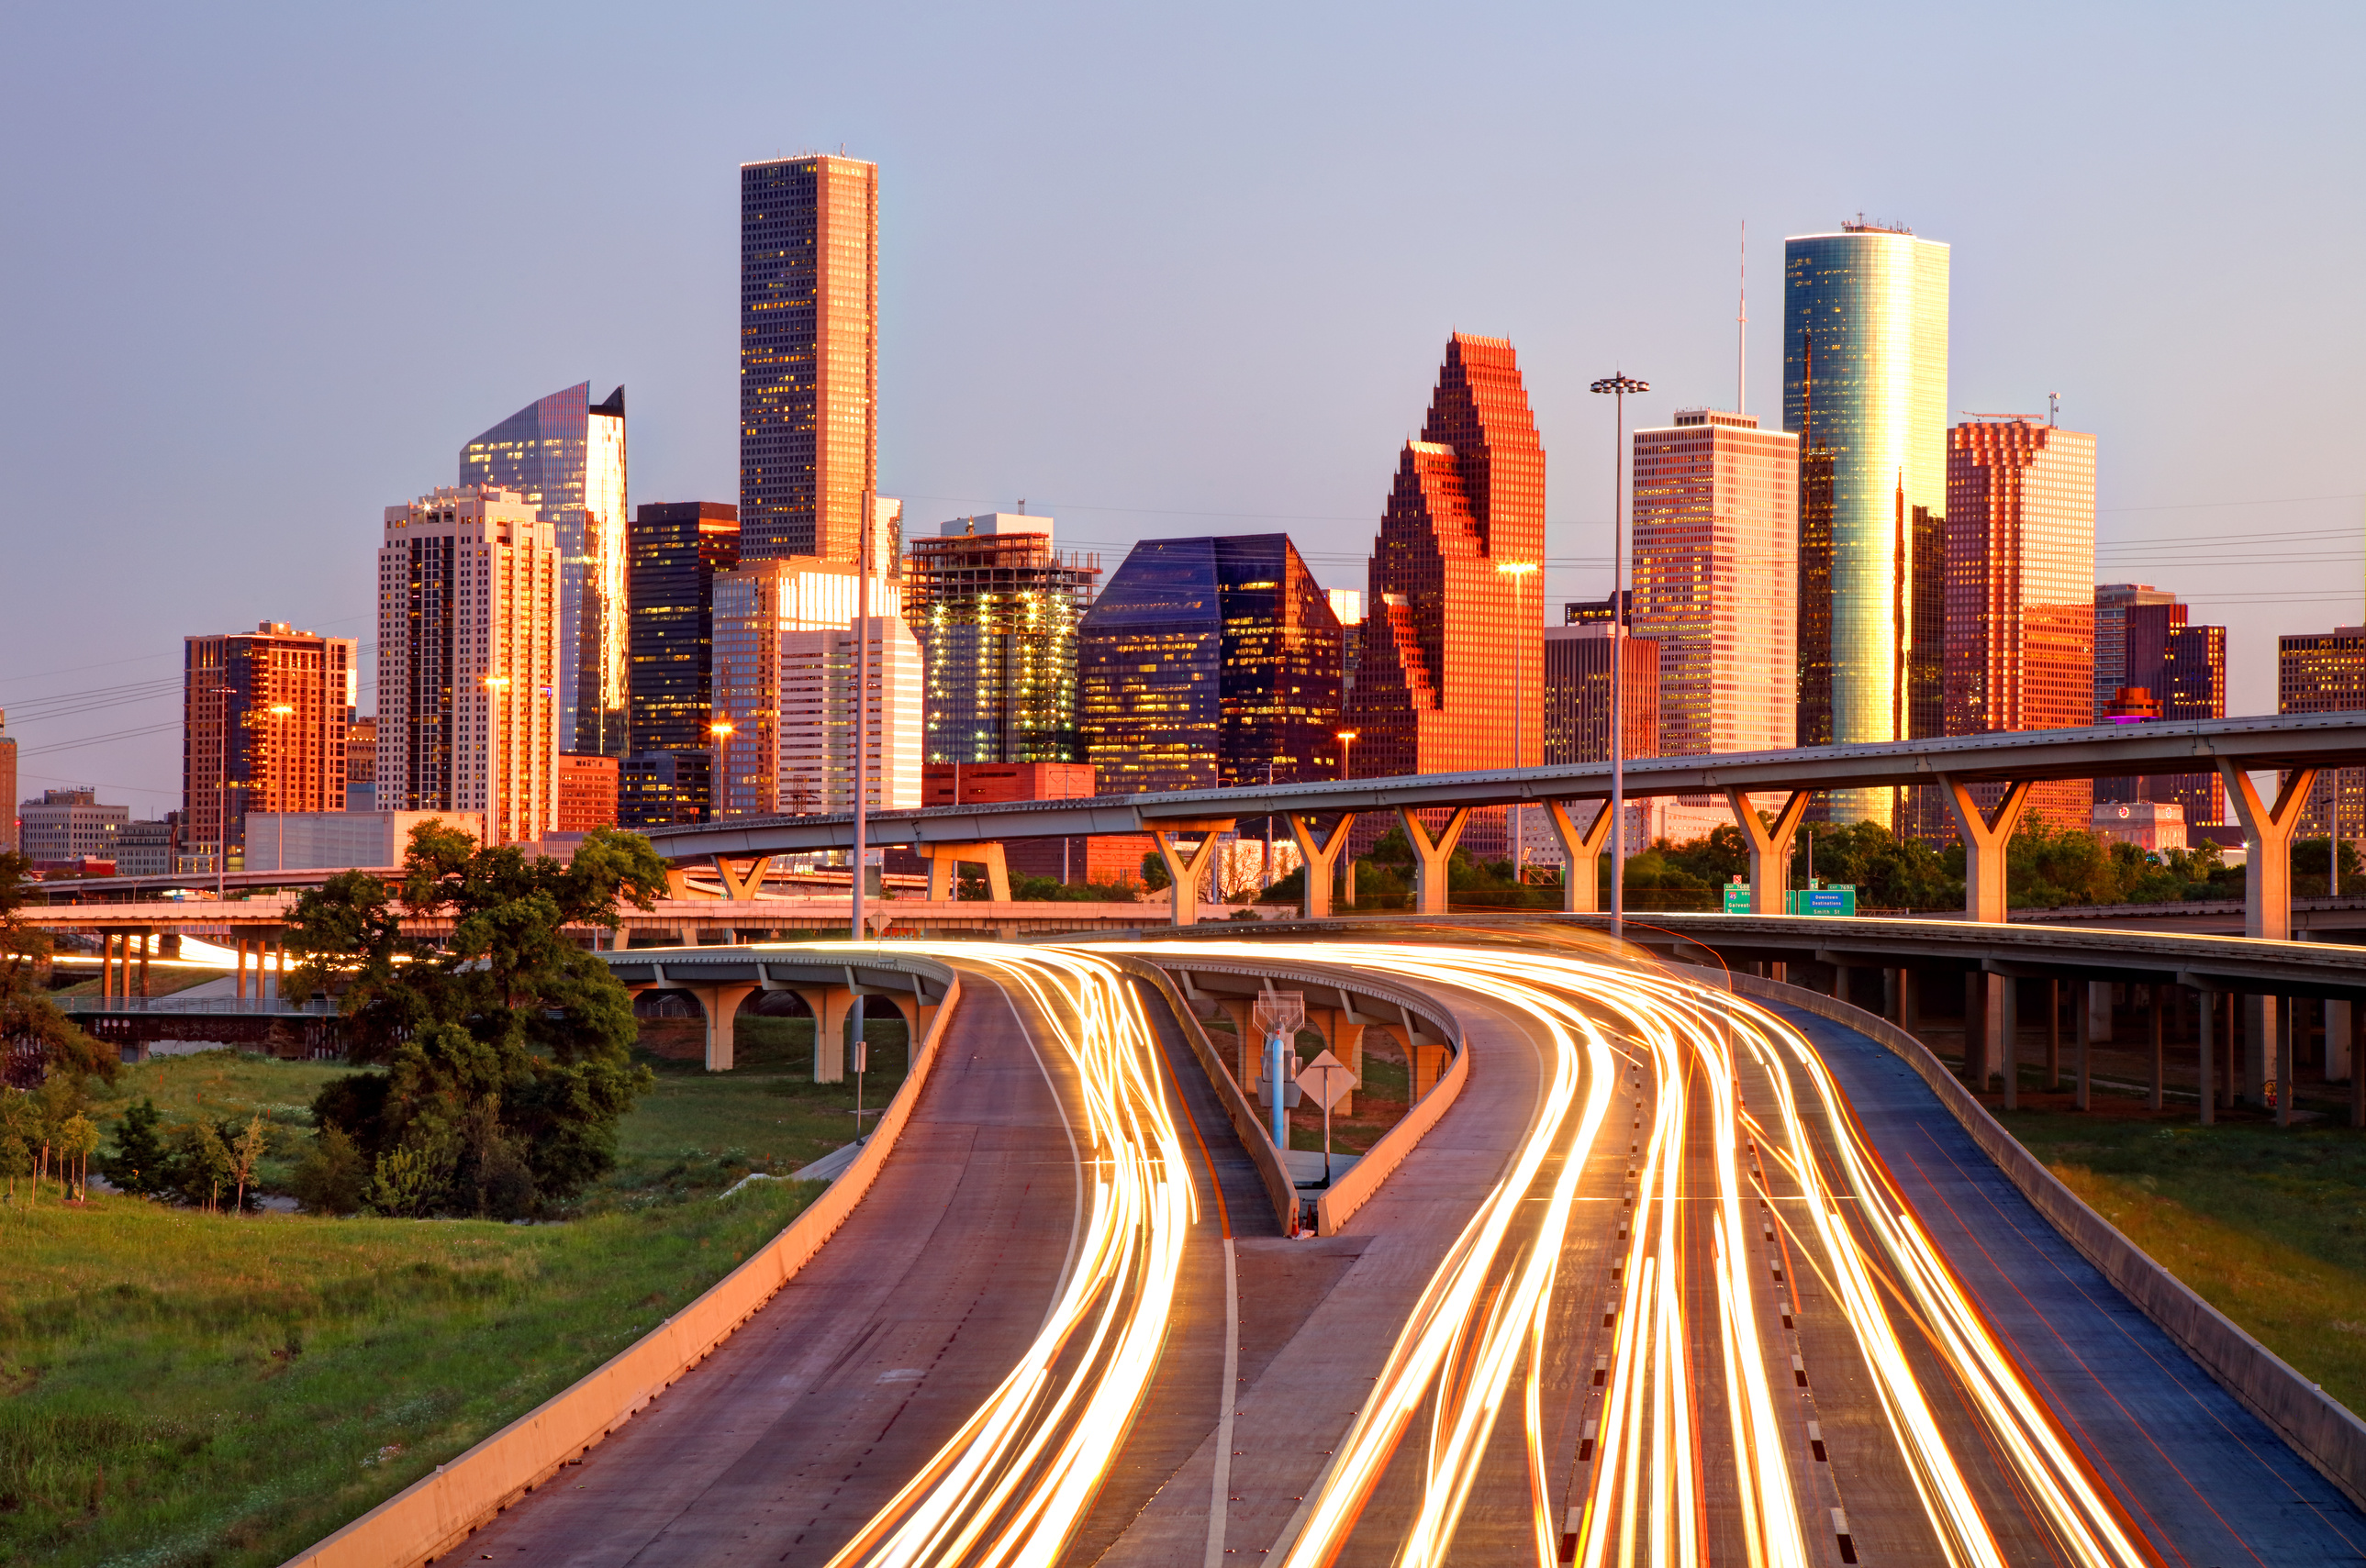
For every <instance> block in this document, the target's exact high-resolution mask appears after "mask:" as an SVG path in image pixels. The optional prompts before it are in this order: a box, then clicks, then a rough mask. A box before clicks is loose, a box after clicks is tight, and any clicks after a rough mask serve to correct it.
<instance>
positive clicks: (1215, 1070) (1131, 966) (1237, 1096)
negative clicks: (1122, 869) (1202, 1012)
mask: <svg viewBox="0 0 2366 1568" xmlns="http://www.w3.org/2000/svg"><path fill="white" fill-rule="evenodd" d="M1114 961H1115V962H1116V964H1117V966H1118V967H1119V968H1120V969H1123V970H1125V972H1126V973H1128V974H1130V975H1132V976H1133V977H1134V978H1135V979H1136V980H1141V981H1143V982H1144V983H1145V984H1147V985H1149V986H1151V987H1152V988H1154V989H1155V990H1156V991H1157V992H1158V994H1159V995H1160V996H1161V997H1163V998H1165V999H1166V1010H1167V1011H1168V1012H1169V1013H1172V1014H1175V1025H1176V1027H1177V1028H1179V1029H1181V1030H1182V1031H1183V1039H1184V1041H1185V1043H1186V1044H1188V1045H1189V1047H1191V1054H1192V1055H1193V1056H1195V1057H1197V1058H1200V1070H1201V1071H1203V1072H1205V1073H1206V1074H1207V1075H1208V1081H1209V1082H1210V1083H1212V1084H1214V1085H1215V1088H1216V1098H1217V1099H1219V1100H1221V1101H1222V1102H1223V1103H1224V1115H1225V1117H1226V1118H1227V1119H1228V1120H1230V1121H1231V1123H1232V1124H1233V1136H1234V1137H1237V1138H1239V1139H1240V1140H1241V1147H1242V1148H1245V1149H1246V1150H1248V1155H1249V1160H1250V1162H1251V1163H1252V1164H1254V1165H1255V1166H1256V1168H1257V1175H1258V1176H1259V1177H1261V1178H1263V1180H1264V1182H1265V1194H1266V1196H1267V1197H1268V1198H1269V1199H1271V1200H1272V1202H1273V1217H1274V1219H1275V1220H1276V1221H1277V1222H1279V1225H1280V1226H1281V1233H1282V1234H1283V1235H1284V1236H1296V1235H1297V1234H1298V1229H1299V1226H1298V1184H1297V1183H1296V1182H1293V1181H1291V1180H1290V1169H1289V1167H1288V1166H1286V1165H1284V1164H1283V1163H1282V1159H1281V1151H1280V1150H1279V1149H1277V1148H1274V1147H1273V1134H1272V1133H1270V1132H1268V1130H1267V1129H1266V1126H1265V1125H1264V1124H1263V1123H1262V1122H1259V1121H1258V1120H1257V1114H1256V1106H1254V1105H1251V1104H1250V1103H1249V1101H1248V1096H1247V1095H1245V1094H1243V1093H1242V1092H1241V1086H1240V1084H1239V1083H1238V1082H1236V1081H1234V1078H1233V1074H1232V1070H1231V1069H1229V1068H1227V1067H1226V1066H1225V1065H1224V1064H1223V1060H1222V1058H1220V1057H1218V1056H1217V1055H1216V1047H1215V1043H1214V1042H1213V1041H1211V1040H1210V1039H1209V1038H1208V1031H1207V1030H1206V1029H1204V1028H1202V1027H1200V1020H1199V1018H1198V1016H1197V1015H1196V1014H1193V1013H1192V1011H1191V1007H1190V1004H1189V1002H1186V1001H1184V999H1183V992H1182V991H1181V990H1180V989H1179V988H1178V987H1177V985H1176V983H1175V977H1174V976H1172V975H1170V974H1168V973H1167V972H1166V970H1165V969H1160V968H1159V967H1158V966H1157V965H1156V964H1154V963H1151V962H1150V961H1149V960H1148V959H1146V958H1115V960H1114Z"/></svg>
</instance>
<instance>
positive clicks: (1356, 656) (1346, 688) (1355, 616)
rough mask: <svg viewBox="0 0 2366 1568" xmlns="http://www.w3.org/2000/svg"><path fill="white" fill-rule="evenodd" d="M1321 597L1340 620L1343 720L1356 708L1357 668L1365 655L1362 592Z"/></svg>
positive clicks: (1346, 591) (1332, 591) (1329, 592)
mask: <svg viewBox="0 0 2366 1568" xmlns="http://www.w3.org/2000/svg"><path fill="white" fill-rule="evenodd" d="M1323 597H1324V598H1325V599H1329V600H1330V601H1331V613H1332V614H1333V615H1335V616H1337V617H1338V619H1339V712H1340V715H1341V716H1342V718H1343V719H1344V718H1345V716H1346V711H1347V710H1348V709H1350V708H1352V707H1354V706H1355V705H1356V666H1357V665H1358V664H1359V663H1360V662H1362V658H1363V653H1364V594H1363V590H1362V589H1361V588H1325V589H1324V594H1323Z"/></svg>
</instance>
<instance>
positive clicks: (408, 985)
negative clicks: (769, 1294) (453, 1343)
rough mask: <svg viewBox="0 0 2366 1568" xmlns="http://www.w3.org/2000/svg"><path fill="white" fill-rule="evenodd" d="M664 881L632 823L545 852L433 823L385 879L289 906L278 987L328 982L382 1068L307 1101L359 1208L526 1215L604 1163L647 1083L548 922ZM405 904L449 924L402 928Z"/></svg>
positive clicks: (619, 1023)
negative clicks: (285, 972) (567, 856)
mask: <svg viewBox="0 0 2366 1568" xmlns="http://www.w3.org/2000/svg"><path fill="white" fill-rule="evenodd" d="M664 891H665V867H664V865H663V864H662V863H661V862H660V861H659V859H658V857H657V854H656V852H655V851H654V850H652V849H651V848H650V847H649V844H648V840H647V839H645V838H642V837H641V836H640V835H639V834H626V833H619V832H616V831H614V830H613V829H601V830H599V831H596V832H593V833H591V834H587V835H586V836H585V838H584V840H583V842H582V844H581V846H580V847H579V848H578V849H577V850H576V852H575V857H574V860H573V862H572V863H571V864H570V865H567V866H560V865H559V864H558V862H557V861H555V860H552V859H550V858H548V857H540V858H537V859H535V860H532V861H529V860H527V859H526V858H525V857H524V853H523V852H521V851H520V850H519V848H518V847H517V846H514V845H496V846H487V847H481V848H480V847H479V846H477V845H476V844H475V842H474V841H473V840H471V839H470V838H469V836H468V834H465V833H462V832H459V831H457V830H456V829H452V828H447V827H445V826H444V825H443V824H441V823H433V822H431V823H421V824H420V825H419V826H418V827H416V828H414V829H413V830H412V831H411V844H410V847H409V851H408V853H407V854H406V855H405V857H404V860H403V870H402V876H401V878H400V880H399V881H397V882H395V883H392V884H389V883H388V882H386V881H383V880H381V879H378V878H377V877H373V876H371V875H369V874H368V873H366V872H361V871H347V872H342V873H340V874H339V875H338V876H336V877H334V878H332V879H330V880H329V882H328V883H327V884H326V885H325V886H324V887H322V888H321V889H320V890H318V891H315V892H309V893H306V894H305V895H304V896H303V898H302V899H301V900H299V902H298V904H297V907H296V911H295V914H294V918H293V922H292V929H291V932H290V935H289V940H288V946H289V948H290V949H291V950H292V951H294V952H296V953H298V954H299V955H300V956H301V957H302V958H303V959H304V960H305V962H304V967H303V968H302V969H299V970H298V971H297V973H296V975H295V976H294V977H293V978H294V984H295V987H296V989H297V991H299V994H301V993H306V992H309V991H310V990H312V989H313V988H315V987H318V986H321V985H322V984H326V985H328V986H330V987H331V988H332V989H334V990H337V991H341V992H342V995H341V997H340V1002H339V1007H340V1011H341V1012H342V1013H343V1014H344V1017H345V1020H346V1054H347V1055H348V1057H349V1058H352V1059H353V1060H354V1061H355V1062H357V1063H360V1064H364V1065H366V1066H370V1067H373V1068H377V1069H380V1070H377V1071H371V1072H363V1073H354V1074H348V1075H346V1076H344V1077H342V1078H339V1079H336V1080H333V1081H331V1082H330V1083H329V1084H328V1085H327V1086H326V1087H324V1088H323V1089H322V1090H321V1093H320V1095H319V1097H318V1098H317V1099H316V1100H315V1101H314V1103H313V1119H314V1122H315V1124H316V1125H317V1126H320V1127H321V1128H322V1129H323V1130H324V1131H325V1129H327V1128H329V1127H332V1126H334V1127H336V1128H339V1129H340V1130H342V1131H343V1132H344V1135H345V1136H346V1137H347V1138H349V1139H350V1140H351V1141H352V1143H353V1145H354V1147H355V1150H356V1152H357V1153H358V1154H359V1155H360V1156H361V1157H362V1158H363V1159H365V1160H366V1161H367V1163H368V1164H369V1166H370V1167H371V1169H372V1170H373V1172H374V1179H373V1181H372V1182H371V1183H370V1188H369V1193H370V1196H369V1200H368V1201H369V1204H370V1206H372V1207H374V1208H378V1209H381V1210H382V1211H384V1212H389V1213H413V1214H425V1213H467V1214H487V1213H491V1212H493V1211H494V1210H495V1209H497V1208H499V1209H502V1210H505V1211H509V1212H516V1213H523V1212H528V1211H530V1210H531V1209H532V1208H533V1207H534V1206H535V1204H536V1203H537V1202H538V1201H540V1200H543V1199H552V1198H564V1197H567V1196H569V1195H571V1194H573V1193H577V1192H580V1190H581V1189H582V1188H583V1187H584V1186H585V1185H586V1184H587V1183H589V1182H591V1181H593V1180H595V1179H596V1178H597V1177H599V1176H600V1175H601V1174H602V1173H603V1172H604V1171H606V1170H609V1169H610V1168H611V1167H612V1166H613V1165H614V1161H615V1126H616V1123H617V1122H618V1121H619V1120H620V1119H621V1118H622V1117H623V1116H624V1114H625V1112H626V1111H627V1110H629V1109H631V1107H632V1103H633V1101H634V1099H635V1097H637V1095H639V1094H640V1093H642V1092H645V1091H646V1090H647V1089H648V1087H649V1085H650V1084H651V1083H652V1082H654V1079H653V1078H652V1076H651V1075H650V1073H649V1072H648V1070H647V1069H646V1068H636V1067H634V1066H633V1065H632V1063H631V1060H630V1058H629V1055H628V1052H629V1050H630V1047H631V1045H632V1042H633V1039H634V1037H635V1025H634V1023H633V1012H632V1002H631V998H630V997H629V996H628V995H627V994H626V992H625V988H624V987H623V986H622V985H621V984H619V983H618V982H617V980H616V979H615V977H614V975H613V974H611V973H610V972H609V969H608V966H607V965H606V964H604V963H603V962H601V961H600V960H599V959H598V958H595V957H593V956H592V955H591V954H590V953H587V952H585V951H583V950H582V949H581V948H580V947H578V946H575V945H574V943H573V942H572V941H571V940H569V937H568V936H567V935H566V928H567V927H568V926H569V925H587V924H588V925H602V926H605V927H607V928H609V929H611V930H614V928H615V927H616V926H617V925H618V924H620V922H619V920H618V917H617V913H616V910H617V904H618V902H619V900H620V899H630V900H631V901H632V902H635V903H636V904H637V905H639V906H640V907H642V908H644V909H646V908H648V907H650V906H651V904H652V903H653V902H654V901H655V900H656V899H657V898H659V896H661V895H662V894H663V893H664ZM422 916H441V917H444V918H445V919H448V920H450V921H451V922H452V926H453V932H452V936H451V938H450V939H449V940H448V941H447V942H445V943H444V944H443V945H442V946H435V945H433V944H431V943H428V942H425V941H421V940H415V939H413V938H411V937H407V936H405V935H403V932H402V923H403V921H404V920H405V919H406V918H412V917H422ZM390 1161H392V1162H393V1163H389V1162H390Z"/></svg>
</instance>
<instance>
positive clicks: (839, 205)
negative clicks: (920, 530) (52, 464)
mask: <svg viewBox="0 0 2366 1568" xmlns="http://www.w3.org/2000/svg"><path fill="white" fill-rule="evenodd" d="M878 482H879V166H878V165H877V164H875V163H865V162H859V161H858V160H855V159H852V158H832V157H825V156H804V157H796V158H777V159H772V160H770V161H768V162H757V163H743V164H741V165H740V166H739V558H740V559H741V560H743V561H770V560H775V559H779V558H781V557H783V556H790V555H810V556H815V557H817V558H819V559H821V560H825V561H837V562H843V563H848V564H851V563H852V562H853V561H854V559H855V557H856V554H857V552H858V550H859V548H860V544H859V539H860V529H861V526H862V498H863V497H864V496H865V495H866V494H868V493H870V492H871V491H872V490H873V489H875V488H876V487H877V486H878ZM884 558H886V559H890V560H892V559H893V558H894V551H893V548H892V546H890V547H889V553H888V554H887V555H886V556H885V557H884Z"/></svg>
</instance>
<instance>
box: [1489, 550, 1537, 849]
mask: <svg viewBox="0 0 2366 1568" xmlns="http://www.w3.org/2000/svg"><path fill="white" fill-rule="evenodd" d="M1537 566H1538V564H1537V563H1536V562H1534V561H1506V562H1504V564H1503V565H1502V566H1497V567H1496V568H1495V570H1496V572H1497V573H1498V574H1499V575H1501V576H1503V577H1509V578H1510V579H1511V580H1512V606H1513V621H1514V622H1515V627H1514V634H1515V636H1516V637H1517V638H1518V639H1519V640H1518V641H1517V642H1515V643H1514V644H1512V766H1513V767H1527V765H1528V707H1527V697H1526V695H1525V694H1524V692H1523V690H1522V681H1523V679H1524V678H1525V677H1526V675H1527V662H1528V655H1527V646H1528V628H1527V610H1528V593H1527V579H1528V575H1529V574H1530V573H1532V572H1534V571H1535V570H1536V569H1537ZM1527 810H1528V804H1527V801H1517V802H1515V804H1514V805H1513V807H1512V885H1513V886H1515V887H1525V886H1526V885H1527V859H1528V840H1527V825H1528V818H1527Z"/></svg>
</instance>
